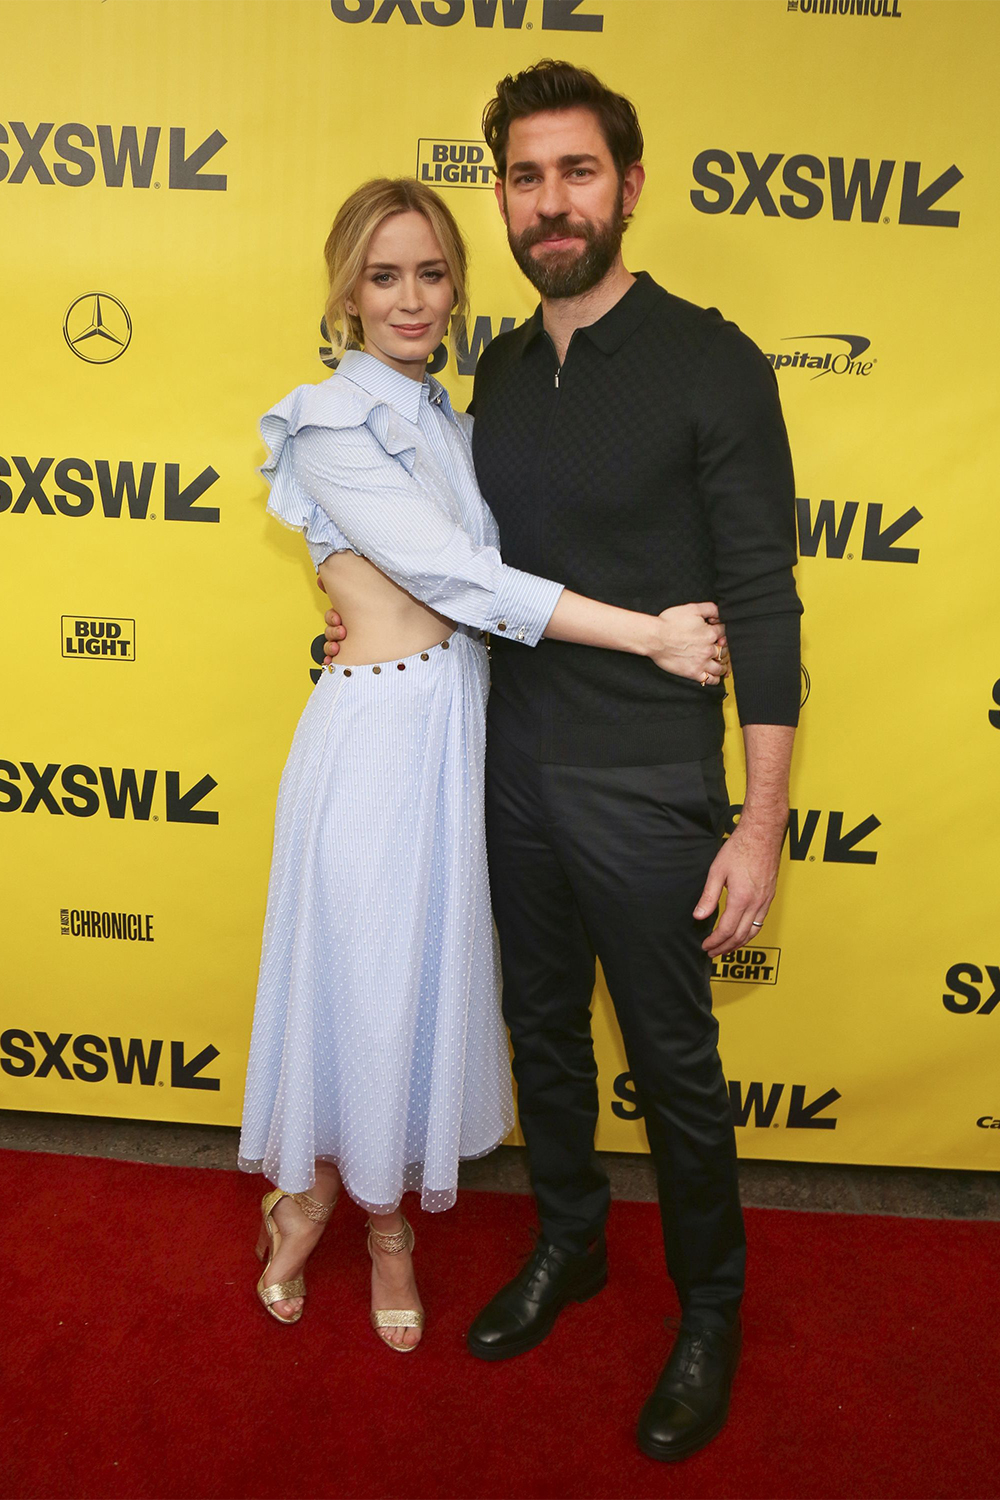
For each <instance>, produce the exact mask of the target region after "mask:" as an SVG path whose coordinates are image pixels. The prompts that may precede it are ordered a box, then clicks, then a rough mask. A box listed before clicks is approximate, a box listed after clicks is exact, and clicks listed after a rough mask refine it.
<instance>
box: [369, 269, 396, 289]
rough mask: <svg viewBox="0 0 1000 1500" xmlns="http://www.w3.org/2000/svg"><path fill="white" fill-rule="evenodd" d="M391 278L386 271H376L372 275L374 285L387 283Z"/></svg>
mask: <svg viewBox="0 0 1000 1500" xmlns="http://www.w3.org/2000/svg"><path fill="white" fill-rule="evenodd" d="M391 280H392V276H391V275H390V273H389V272H388V271H376V273H375V275H374V276H373V277H372V281H373V282H374V283H375V285H376V286H386V285H387V283H388V282H390V281H391Z"/></svg>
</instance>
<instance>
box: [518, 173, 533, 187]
mask: <svg viewBox="0 0 1000 1500" xmlns="http://www.w3.org/2000/svg"><path fill="white" fill-rule="evenodd" d="M535 181H537V179H536V178H534V177H531V176H529V174H528V173H527V172H525V173H524V174H523V175H522V176H520V177H515V178H514V186H515V187H524V185H525V183H527V182H535Z"/></svg>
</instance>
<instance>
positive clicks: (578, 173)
mask: <svg viewBox="0 0 1000 1500" xmlns="http://www.w3.org/2000/svg"><path fill="white" fill-rule="evenodd" d="M592 175H593V174H592V172H591V170H590V168H589V167H574V168H573V171H572V173H571V176H573V177H590V176H592Z"/></svg>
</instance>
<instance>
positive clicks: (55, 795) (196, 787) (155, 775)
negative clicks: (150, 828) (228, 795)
mask: <svg viewBox="0 0 1000 1500" xmlns="http://www.w3.org/2000/svg"><path fill="white" fill-rule="evenodd" d="M60 772H61V775H60ZM57 777H58V781H57V779H56V778H57ZM160 780H161V778H160V772H159V771H137V770H135V768H134V767H132V766H123V767H122V768H121V770H118V771H116V770H115V769H114V767H112V766H98V767H97V769H96V770H95V769H94V767H93V766H83V765H70V766H60V765H59V763H58V762H57V761H52V762H50V763H49V764H48V765H46V766H42V767H41V768H39V767H38V766H37V765H36V764H35V762H34V761H32V760H22V761H13V760H0V813H5V812H7V813H13V812H25V813H34V812H47V813H50V814H52V815H53V816H55V817H63V816H64V814H66V813H68V814H69V815H70V816H71V817H73V818H92V817H94V816H95V815H96V814H97V813H99V812H102V811H103V812H105V813H106V814H107V815H108V817H109V818H115V819H125V818H132V819H133V820H134V821H135V822H136V823H148V822H149V821H150V820H151V819H152V821H153V822H154V823H158V822H159V821H160V818H159V814H158V813H154V812H153V803H154V800H155V799H156V792H157V787H158V785H159V784H160ZM162 784H163V803H162V807H163V815H164V819H165V821H166V822H167V823H212V824H217V823H218V821H219V814H218V813H217V812H213V811H212V810H211V809H209V808H207V807H200V806H199V805H198V804H199V803H200V802H203V801H204V799H205V798H206V797H207V796H208V794H209V793H210V792H213V791H214V790H215V788H216V787H217V786H218V784H219V783H218V782H217V781H216V780H215V777H214V776H208V775H206V776H202V777H201V779H200V780H199V781H196V782H195V783H194V784H193V785H192V786H189V787H187V788H185V789H184V790H182V789H181V777H180V772H179V771H164V772H163V777H162ZM60 792H62V793H64V794H65V795H64V796H60V795H59V793H60Z"/></svg>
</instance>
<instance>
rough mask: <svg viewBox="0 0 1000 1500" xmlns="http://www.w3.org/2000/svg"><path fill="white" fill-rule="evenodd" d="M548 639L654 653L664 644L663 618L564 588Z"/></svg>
mask: <svg viewBox="0 0 1000 1500" xmlns="http://www.w3.org/2000/svg"><path fill="white" fill-rule="evenodd" d="M544 635H545V639H546V640H551V641H573V642H574V643H575V644H576V645H578V646H600V647H603V649H604V650H606V651H629V652H631V653H632V654H633V655H635V656H652V655H654V654H655V652H656V651H657V650H658V649H662V647H663V644H664V639H665V635H664V629H663V622H662V621H661V620H660V618H659V617H658V616H657V615H644V614H640V613H639V612H638V611H637V610H634V609H619V608H618V606H617V605H615V604H600V603H599V602H598V601H597V600H596V599H587V598H585V597H584V596H583V594H574V593H573V592H572V591H571V590H570V589H563V591H562V593H561V594H560V596H559V602H558V604H557V605H556V607H555V609H554V610H553V612H552V615H551V617H550V619H549V623H548V624H547V625H546V627H545V630H544Z"/></svg>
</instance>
